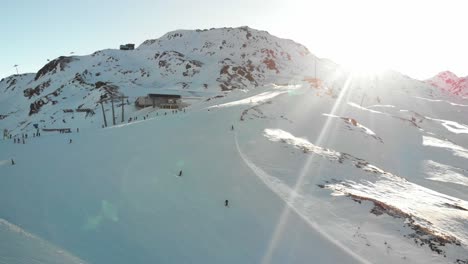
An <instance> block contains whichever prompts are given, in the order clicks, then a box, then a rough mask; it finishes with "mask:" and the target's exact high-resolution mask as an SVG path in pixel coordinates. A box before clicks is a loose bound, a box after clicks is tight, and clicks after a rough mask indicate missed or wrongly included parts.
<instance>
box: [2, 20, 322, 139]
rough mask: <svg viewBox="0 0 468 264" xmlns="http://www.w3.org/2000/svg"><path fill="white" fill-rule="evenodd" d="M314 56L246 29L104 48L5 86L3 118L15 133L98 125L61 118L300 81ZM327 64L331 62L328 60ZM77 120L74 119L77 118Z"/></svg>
mask: <svg viewBox="0 0 468 264" xmlns="http://www.w3.org/2000/svg"><path fill="white" fill-rule="evenodd" d="M314 59H315V57H314V56H313V55H311V54H310V53H309V51H308V50H307V48H305V47H304V46H302V45H300V44H297V43H295V42H293V41H291V40H285V39H280V38H277V37H274V36H272V35H270V34H268V33H267V32H265V31H258V30H254V29H251V28H248V27H240V28H222V29H211V30H178V31H174V32H170V33H167V34H165V35H164V36H162V37H161V38H159V39H154V40H147V41H145V42H144V43H142V44H141V45H140V46H139V47H138V48H137V49H135V50H115V49H114V50H112V49H109V50H101V51H97V52H95V53H93V54H91V55H88V56H72V57H59V58H57V59H55V60H52V61H50V62H49V63H48V64H46V65H45V66H44V67H43V68H42V69H40V70H39V71H38V72H37V73H34V74H33V73H29V74H22V75H13V76H10V77H8V78H4V79H3V80H1V82H0V91H1V94H2V96H1V101H0V115H1V116H2V118H3V120H4V121H3V123H7V124H8V125H7V126H8V127H9V128H11V126H13V125H15V124H19V125H17V126H16V127H15V129H17V130H16V131H23V130H24V129H26V130H28V129H30V128H31V127H32V125H33V124H39V125H40V127H42V128H45V127H55V126H59V125H64V124H63V123H66V126H81V127H82V126H87V125H89V124H90V123H93V124H94V125H92V126H94V127H99V126H101V124H102V122H97V120H96V118H97V116H95V117H92V116H89V115H88V116H87V120H86V122H84V124H83V123H82V122H80V121H81V120H82V119H83V117H84V116H80V115H75V116H73V115H71V114H69V115H66V116H65V117H62V116H59V115H58V114H59V113H60V112H62V111H63V110H64V109H67V108H71V109H78V108H83V109H84V108H88V109H94V110H95V112H98V109H99V108H98V104H97V101H98V100H99V98H100V97H101V95H103V94H109V93H110V92H112V93H118V94H123V95H126V96H129V97H130V99H129V101H134V99H135V97H137V96H144V95H146V94H147V93H149V92H158V91H163V92H164V91H166V92H168V91H174V90H175V91H178V92H179V93H183V95H185V96H191V95H192V96H193V95H196V96H198V95H203V96H210V95H211V96H215V95H219V94H222V92H223V91H230V90H232V89H248V88H251V87H257V86H262V85H265V84H270V83H281V84H284V83H288V82H289V81H291V79H294V78H296V79H302V78H301V77H303V76H304V73H306V72H307V70H309V67H310V65H311V63H312V61H313V60H314ZM326 64H327V65H328V64H329V63H328V62H327V63H326ZM72 118H73V119H74V120H72Z"/></svg>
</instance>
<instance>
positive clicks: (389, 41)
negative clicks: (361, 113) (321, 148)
mask: <svg viewBox="0 0 468 264" xmlns="http://www.w3.org/2000/svg"><path fill="white" fill-rule="evenodd" d="M464 2H466V1H464V0H443V1H442V0H441V1H430V0H428V1H422V0H421V1H420V0H392V1H379V0H352V1H351V0H324V1H315V0H268V1H261V0H236V1H232V0H231V1H221V0H198V1H189V0H173V1H167V0H134V1H129V0H99V1H92V0H82V1H64V0H41V1H36V0H15V1H3V2H2V4H1V7H0V10H1V11H2V12H1V13H0V28H1V35H2V45H1V49H0V78H3V77H6V76H9V75H11V74H15V73H16V70H15V68H14V67H13V65H15V64H18V65H19V67H18V69H19V72H20V73H24V72H37V71H38V70H39V69H40V68H41V67H42V66H43V65H44V64H46V63H47V59H54V58H56V57H58V56H61V55H69V54H70V53H71V52H74V53H75V54H76V55H86V54H90V53H92V52H94V51H96V50H101V49H107V48H118V46H119V45H120V44H123V43H135V44H137V45H139V44H140V43H142V42H143V41H144V40H146V39H154V38H158V37H160V36H161V35H163V34H165V33H166V32H168V31H173V30H176V29H199V28H200V29H204V28H212V27H238V26H244V25H247V26H249V27H252V28H255V29H261V30H266V31H268V32H269V33H271V34H273V35H275V36H278V37H281V38H289V39H293V40H295V41H296V42H299V43H301V44H303V45H305V46H307V48H308V49H309V50H310V51H311V52H312V53H313V54H315V55H317V56H319V57H324V58H329V59H331V60H333V61H335V62H336V63H338V64H343V65H346V66H348V67H358V68H361V69H366V70H372V69H382V68H390V69H394V70H397V71H400V72H402V73H404V74H407V75H409V76H411V77H414V78H419V79H425V78H429V77H431V76H433V75H435V74H437V73H438V72H440V71H444V70H450V71H453V72H454V73H455V74H457V75H459V76H467V75H468V35H467V33H466V32H467V29H468V28H467V25H468V11H467V10H468V9H467V8H466V7H467V6H468V3H466V4H465V3H464Z"/></svg>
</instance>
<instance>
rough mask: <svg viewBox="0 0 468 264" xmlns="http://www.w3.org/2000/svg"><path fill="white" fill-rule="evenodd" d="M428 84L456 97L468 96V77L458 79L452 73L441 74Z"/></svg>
mask: <svg viewBox="0 0 468 264" xmlns="http://www.w3.org/2000/svg"><path fill="white" fill-rule="evenodd" d="M426 82H427V83H429V84H431V85H432V86H435V87H438V88H440V89H442V90H444V91H447V92H449V93H452V94H455V95H461V96H466V95H468V77H458V76H457V75H456V74H455V73H453V72H451V71H443V72H440V73H438V74H437V75H436V76H434V77H432V78H431V79H429V80H426Z"/></svg>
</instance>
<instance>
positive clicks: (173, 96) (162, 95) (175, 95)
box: [148, 93, 181, 99]
mask: <svg viewBox="0 0 468 264" xmlns="http://www.w3.org/2000/svg"><path fill="white" fill-rule="evenodd" d="M148 97H149V98H158V97H159V98H177V99H179V98H181V96H180V94H153V93H151V94H148Z"/></svg>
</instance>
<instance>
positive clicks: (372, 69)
mask: <svg viewBox="0 0 468 264" xmlns="http://www.w3.org/2000/svg"><path fill="white" fill-rule="evenodd" d="M343 67H344V68H345V69H346V71H348V72H350V73H352V74H353V75H354V76H355V77H370V76H375V75H379V74H381V73H383V72H385V71H387V70H388V67H387V66H385V64H384V63H383V62H382V61H379V60H378V59H375V58H371V57H369V58H363V57H361V58H359V59H356V58H354V59H352V60H349V61H347V62H344V63H343Z"/></svg>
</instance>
